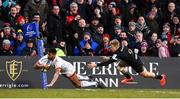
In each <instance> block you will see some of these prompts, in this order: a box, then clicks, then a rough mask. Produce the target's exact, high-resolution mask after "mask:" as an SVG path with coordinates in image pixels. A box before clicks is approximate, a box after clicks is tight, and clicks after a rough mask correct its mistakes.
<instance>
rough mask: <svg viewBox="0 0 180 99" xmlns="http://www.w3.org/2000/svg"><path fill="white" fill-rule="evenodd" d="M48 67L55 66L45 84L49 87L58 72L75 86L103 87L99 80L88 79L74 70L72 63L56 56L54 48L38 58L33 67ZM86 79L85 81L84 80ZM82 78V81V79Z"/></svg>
mask: <svg viewBox="0 0 180 99" xmlns="http://www.w3.org/2000/svg"><path fill="white" fill-rule="evenodd" d="M50 67H54V68H55V73H54V76H53V79H52V81H51V82H50V83H49V84H48V85H47V87H51V86H53V85H54V83H55V82H56V81H57V79H58V77H59V75H60V74H63V75H64V76H66V77H67V78H69V79H70V80H71V82H72V84H73V85H74V86H75V87H77V88H81V87H89V86H97V87H99V88H103V87H104V86H103V85H102V83H100V82H96V81H88V79H89V77H88V76H80V75H77V74H76V72H75V68H74V67H73V65H72V64H71V63H69V62H67V61H65V60H63V59H62V58H60V57H58V56H56V49H50V50H49V51H48V55H45V56H43V57H42V58H41V59H40V60H38V61H37V62H36V63H35V65H34V68H35V69H46V70H48V69H49V68H50ZM85 79H86V81H85ZM82 80H83V81H82Z"/></svg>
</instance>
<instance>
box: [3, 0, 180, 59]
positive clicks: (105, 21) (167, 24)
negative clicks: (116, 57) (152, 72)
mask: <svg viewBox="0 0 180 99" xmlns="http://www.w3.org/2000/svg"><path fill="white" fill-rule="evenodd" d="M179 17H180V1H179V0H0V29H1V31H0V46H1V48H0V56H37V54H38V52H37V48H38V46H37V45H36V40H35V39H25V38H24V31H23V29H22V27H23V25H24V24H27V23H31V22H37V23H38V25H39V32H40V37H39V38H41V39H43V41H44V52H46V50H47V49H48V48H51V47H54V48H56V50H57V52H58V55H59V56H104V55H106V56H108V55H111V52H110V50H109V42H110V40H112V39H118V40H119V41H120V43H121V45H122V46H127V47H129V48H131V49H132V50H134V51H135V52H136V53H137V54H138V55H140V56H151V57H160V58H163V57H180V20H179Z"/></svg>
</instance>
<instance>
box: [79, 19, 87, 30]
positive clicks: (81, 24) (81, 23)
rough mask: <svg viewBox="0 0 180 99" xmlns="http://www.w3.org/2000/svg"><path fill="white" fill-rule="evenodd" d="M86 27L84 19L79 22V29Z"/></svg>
mask: <svg viewBox="0 0 180 99" xmlns="http://www.w3.org/2000/svg"><path fill="white" fill-rule="evenodd" d="M85 26H86V21H85V20H84V19H81V20H79V27H81V28H84V27H85Z"/></svg>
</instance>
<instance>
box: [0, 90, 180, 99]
mask: <svg viewBox="0 0 180 99" xmlns="http://www.w3.org/2000/svg"><path fill="white" fill-rule="evenodd" d="M87 97H88V98H180V89H48V90H42V89H0V98H87Z"/></svg>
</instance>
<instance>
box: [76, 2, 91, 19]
mask: <svg viewBox="0 0 180 99" xmlns="http://www.w3.org/2000/svg"><path fill="white" fill-rule="evenodd" d="M77 4H78V14H79V15H80V16H81V18H83V19H85V20H86V21H90V7H89V5H88V4H87V3H86V2H85V0H77Z"/></svg>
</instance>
